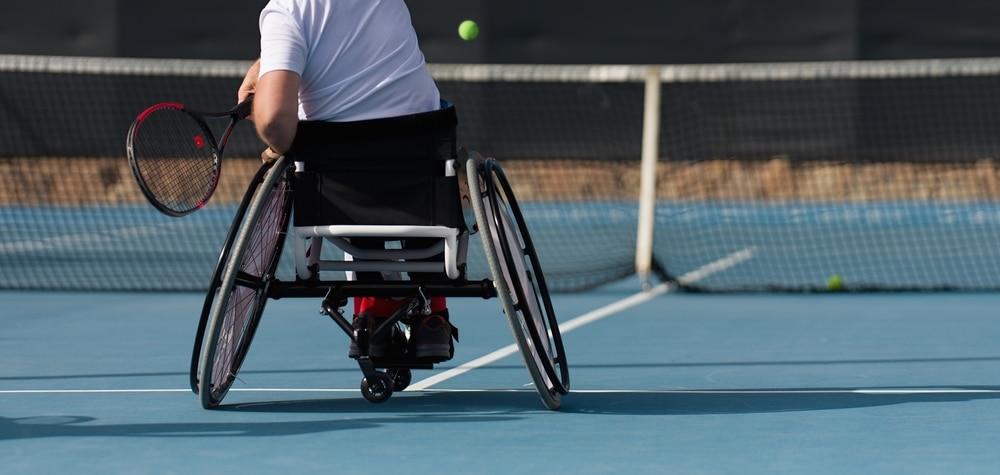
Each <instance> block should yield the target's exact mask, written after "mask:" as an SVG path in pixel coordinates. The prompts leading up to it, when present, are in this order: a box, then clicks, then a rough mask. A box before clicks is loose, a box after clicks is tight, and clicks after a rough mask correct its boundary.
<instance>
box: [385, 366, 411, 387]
mask: <svg viewBox="0 0 1000 475" xmlns="http://www.w3.org/2000/svg"><path fill="white" fill-rule="evenodd" d="M386 373H388V374H389V377H390V378H392V390H393V391H402V390H404V389H406V387H407V386H409V385H410V381H412V380H413V373H412V372H410V370H409V369H408V368H392V369H389V370H387V371H386Z"/></svg>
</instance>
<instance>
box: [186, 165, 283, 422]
mask: <svg viewBox="0 0 1000 475" xmlns="http://www.w3.org/2000/svg"><path fill="white" fill-rule="evenodd" d="M291 204H292V201H291V189H290V187H289V182H288V165H287V161H286V160H285V159H284V158H282V159H279V160H278V161H277V162H276V163H275V164H274V166H273V167H271V169H270V170H268V171H267V173H266V175H265V176H264V179H263V180H262V182H261V184H260V186H259V187H258V188H257V191H256V192H255V193H254V198H253V201H252V202H251V203H250V206H249V208H248V209H247V212H246V217H245V219H244V220H243V224H242V226H240V228H239V233H238V234H237V236H236V239H235V241H234V243H233V248H232V250H231V252H230V253H229V254H230V255H229V256H228V258H227V262H226V264H225V268H224V270H223V272H222V277H221V280H220V281H219V286H218V289H217V290H216V295H215V297H214V304H213V306H212V311H211V315H210V317H209V319H208V323H207V325H206V333H205V337H204V340H203V342H204V344H203V348H202V352H201V357H200V365H199V371H198V378H197V379H198V396H199V399H200V400H201V405H202V407H204V408H206V409H210V408H213V407H216V406H218V405H219V404H220V403H221V402H222V399H223V398H224V397H225V396H226V393H227V392H228V391H229V388H230V387H231V386H232V384H233V382H234V381H235V380H236V375H237V373H238V372H239V370H240V366H241V365H242V364H243V360H244V359H245V358H246V355H247V351H248V350H249V348H250V343H251V342H252V341H253V337H254V333H255V332H256V330H257V326H258V324H259V323H260V317H261V314H262V313H263V311H264V304H265V303H266V302H267V292H268V287H269V285H270V283H271V282H272V281H273V280H274V278H275V272H276V270H277V268H278V260H279V258H280V257H281V250H282V247H283V246H284V242H285V236H286V234H287V229H288V221H289V216H290V214H291Z"/></svg>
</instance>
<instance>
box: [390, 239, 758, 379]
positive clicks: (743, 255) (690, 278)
mask: <svg viewBox="0 0 1000 475" xmlns="http://www.w3.org/2000/svg"><path fill="white" fill-rule="evenodd" d="M753 253H754V248H747V249H743V250H742V251H737V252H734V253H732V254H730V255H728V256H726V257H724V258H722V259H719V260H717V261H715V262H712V263H709V264H707V265H705V266H702V267H701V268H699V269H695V270H693V271H691V272H688V273H687V274H684V275H682V276H680V277H678V278H677V282H679V283H681V284H690V283H694V282H697V281H699V280H701V279H704V278H705V277H708V276H709V275H712V274H714V273H716V272H720V271H723V270H726V269H728V268H730V267H733V266H735V265H737V264H739V263H741V262H743V261H745V260H748V259H750V258H751V257H753ZM673 288H674V285H673V284H672V283H669V282H665V283H662V284H660V285H657V286H656V287H653V288H652V289H649V290H647V291H644V292H639V293H637V294H634V295H631V296H629V297H626V298H624V299H622V300H619V301H617V302H614V303H611V304H609V305H606V306H604V307H601V308H599V309H597V310H594V311H591V312H587V313H585V314H583V315H580V316H578V317H576V318H573V319H571V320H569V321H567V322H566V323H560V324H559V331H560V333H562V334H565V333H569V332H571V331H573V330H575V329H577V328H580V327H582V326H584V325H587V324H589V323H593V322H596V321H598V320H600V319H602V318H605V317H607V316H609V315H614V314H615V313H618V312H621V311H622V310H625V309H627V308H630V307H634V306H636V305H639V304H641V303H644V302H647V301H649V300H652V299H654V298H656V297H658V296H660V295H662V294H665V293H667V292H669V291H670V290H672V289H673ZM517 351H518V350H517V345H516V344H511V345H508V346H505V347H503V348H500V349H499V350H496V351H494V352H492V353H490V354H488V355H485V356H481V357H479V358H476V359H474V360H472V361H469V362H467V363H463V364H461V365H459V366H456V367H454V368H452V369H449V370H447V371H443V372H441V373H438V374H435V375H433V376H431V377H429V378H426V379H423V380H421V381H418V382H416V383H413V384H411V385H410V386H409V387H408V388H406V390H407V391H420V390H423V389H427V388H429V387H431V386H433V385H435V384H438V383H440V382H443V381H447V380H449V379H451V378H454V377H456V376H459V375H462V374H465V373H467V372H469V371H472V370H474V369H477V368H481V367H483V366H486V365H488V364H490V363H493V362H494V361H497V360H500V359H503V358H506V357H507V356H510V355H512V354H514V353H516V352H517Z"/></svg>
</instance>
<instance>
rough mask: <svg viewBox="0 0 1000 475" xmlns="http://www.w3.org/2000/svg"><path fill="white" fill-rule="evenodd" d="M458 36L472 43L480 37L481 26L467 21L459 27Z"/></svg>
mask: <svg viewBox="0 0 1000 475" xmlns="http://www.w3.org/2000/svg"><path fill="white" fill-rule="evenodd" d="M458 36H460V37H462V39H463V40H465V41H472V40H474V39H476V37H477V36H479V25H477V24H476V22H474V21H472V20H465V21H463V22H462V23H460V24H459V25H458Z"/></svg>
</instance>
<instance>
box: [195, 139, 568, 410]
mask: <svg viewBox="0 0 1000 475" xmlns="http://www.w3.org/2000/svg"><path fill="white" fill-rule="evenodd" d="M456 155H457V156H455V157H454V158H453V159H451V160H447V161H446V166H445V167H443V168H444V170H442V171H441V172H443V173H439V174H441V175H443V177H444V178H443V179H445V180H456V181H458V185H459V186H458V187H457V188H455V189H456V190H459V191H458V192H457V193H455V194H454V195H452V196H444V197H442V198H439V200H446V201H447V200H453V201H452V203H455V202H456V201H457V202H458V203H459V204H458V209H459V210H460V211H461V210H462V209H466V210H467V209H468V206H469V205H470V204H471V207H472V214H473V215H474V217H475V222H474V223H471V225H469V224H467V223H465V221H466V220H467V219H465V218H463V219H460V220H459V221H460V222H461V223H460V225H458V226H457V227H449V226H442V225H430V226H414V225H356V224H346V225H344V224H327V223H322V224H310V225H298V223H296V222H294V220H293V218H292V216H293V208H295V207H294V206H293V202H294V201H295V197H296V192H295V190H294V188H295V186H296V183H297V181H296V173H299V172H300V171H301V166H302V164H301V162H298V163H296V162H293V161H291V160H290V159H289V158H286V157H281V158H280V159H278V160H277V161H276V162H274V163H272V164H265V165H263V166H261V168H260V169H259V170H258V171H257V173H256V175H255V176H254V177H253V179H252V181H251V184H250V186H249V188H248V190H247V193H246V195H245V196H244V198H243V201H242V203H240V205H239V207H238V209H237V212H236V215H235V218H234V220H233V223H232V225H231V227H230V229H229V232H228V234H227V236H226V239H225V241H224V245H223V247H222V251H221V253H220V256H219V259H218V262H217V264H216V267H215V271H214V274H213V276H212V280H211V285H210V288H209V290H208V293H207V295H206V298H205V302H204V306H203V308H202V313H201V318H200V320H199V324H198V329H197V334H196V337H195V343H194V349H193V352H192V357H191V370H190V382H191V389H192V390H193V391H194V392H195V393H196V394H197V395H198V396H199V400H200V402H201V405H202V407H204V408H206V409H211V408H215V407H217V406H219V405H220V404H221V403H222V400H223V398H224V397H225V396H226V393H227V392H228V391H229V389H230V387H231V385H232V384H233V382H234V381H235V380H236V378H237V373H238V372H239V370H240V366H241V364H242V363H243V361H244V359H245V357H246V355H247V352H248V351H249V349H250V344H251V342H252V341H253V337H254V334H255V333H256V330H257V327H258V324H259V322H260V320H261V317H262V315H263V312H264V308H265V304H266V302H267V300H268V299H281V298H316V299H322V300H321V304H320V313H322V314H325V315H327V316H329V317H330V318H331V319H332V320H333V321H334V322H335V323H336V324H337V325H338V326H339V327H340V328H341V329H343V331H344V332H345V333H346V334H347V336H348V337H349V338H350V339H351V341H350V342H352V343H353V344H356V345H357V348H358V351H357V354H356V357H355V356H353V355H352V356H351V357H355V359H356V360H357V364H358V365H359V367H360V370H361V373H362V379H361V394H362V395H363V396H364V398H365V399H367V400H368V401H370V402H373V403H381V402H384V401H386V400H388V399H389V398H390V397H391V396H392V394H393V392H396V391H402V390H404V389H405V388H406V387H407V385H408V384H409V383H410V382H411V378H412V372H411V370H413V369H432V368H433V367H434V364H437V363H439V361H434V360H429V359H427V358H417V357H416V356H415V355H414V354H412V353H411V352H409V351H408V350H407V342H406V334H405V330H404V328H405V325H404V324H405V323H406V322H408V321H409V319H411V318H418V317H420V316H423V315H428V314H429V313H430V307H429V299H430V298H432V297H437V296H440V297H477V298H485V299H492V298H497V299H498V300H499V302H500V304H501V307H502V310H503V313H504V314H505V315H506V318H507V320H508V323H509V326H510V329H511V331H512V334H513V337H514V340H515V342H516V345H517V347H518V349H519V351H520V354H521V357H522V359H523V362H524V365H525V367H526V369H527V371H528V373H529V375H530V377H531V380H532V382H533V383H534V387H535V390H536V391H537V393H538V395H539V396H540V398H541V400H542V403H543V404H544V406H545V407H546V408H548V409H552V410H556V409H558V408H559V407H560V404H561V396H563V395H566V394H567V393H568V391H569V368H568V366H567V362H566V355H565V352H564V349H563V343H562V337H561V335H560V332H559V326H558V323H557V321H556V317H555V312H554V310H553V307H552V302H551V300H550V298H549V292H548V289H547V287H546V284H545V279H544V276H543V274H542V269H541V267H540V265H539V261H538V256H537V254H536V251H535V248H534V245H533V244H532V241H531V238H530V235H529V234H528V228H527V226H526V224H525V220H524V216H523V215H522V213H521V211H520V208H519V207H518V205H517V201H516V199H515V197H514V194H513V192H512V190H511V185H510V183H509V182H508V180H507V178H506V176H505V175H504V173H503V170H502V168H501V167H500V165H499V164H498V163H497V162H496V161H495V160H494V159H492V158H485V157H483V156H482V155H480V154H478V153H476V152H467V151H465V150H462V149H459V150H458V152H457V154H456ZM435 179H442V178H441V177H435ZM295 210H296V211H295V212H298V211H297V210H298V208H295ZM376 212H377V210H376ZM467 214H468V213H462V215H463V216H465V215H467ZM474 234H479V237H480V239H481V241H482V245H483V250H484V252H485V255H486V261H487V264H488V267H489V270H490V275H491V276H492V279H489V278H486V279H482V280H469V279H467V276H466V274H465V269H466V256H467V250H468V243H469V238H470V236H471V235H474ZM358 237H365V238H381V239H387V240H393V239H400V238H403V239H406V238H414V237H419V238H423V239H422V240H424V241H428V240H430V241H432V242H434V244H433V245H432V246H430V247H429V248H426V249H401V248H399V249H397V248H392V249H375V250H373V249H364V248H359V247H358V246H354V245H353V244H352V240H354V239H356V238H358ZM286 239H292V240H293V241H294V242H293V244H292V247H293V249H294V258H295V274H296V275H295V278H294V280H289V279H286V280H281V279H279V278H278V277H277V276H276V272H277V268H278V262H279V259H280V258H281V256H282V250H283V248H284V246H285V241H286ZM324 244H328V245H329V244H332V245H334V246H335V247H337V248H339V249H340V250H342V251H344V255H345V257H344V258H343V259H330V258H328V257H327V258H324V257H322V252H321V250H322V246H323V245H324ZM327 254H328V255H329V254H330V253H329V252H328V253H327ZM432 256H433V257H437V258H438V259H430V260H429V259H428V258H430V257H432ZM441 256H443V257H441ZM330 271H340V272H337V273H334V275H333V277H331V276H329V274H330V273H331V272H330ZM355 272H369V273H370V272H381V273H388V274H392V273H407V274H408V275H410V276H411V278H410V279H406V280H379V281H377V282H371V281H362V280H360V279H351V278H349V277H350V275H351V274H350V273H355ZM429 272H433V273H438V274H437V275H440V274H443V275H444V276H445V277H444V278H441V279H438V280H418V279H414V278H412V275H413V274H412V273H429ZM334 277H338V278H334ZM361 296H372V297H387V298H388V297H391V298H395V299H402V300H403V301H404V304H403V305H402V306H401V307H400V309H399V310H398V311H396V313H395V314H393V315H392V316H391V317H389V318H387V319H385V321H380V322H375V321H374V320H371V319H365V318H362V319H361V321H360V322H358V323H355V322H353V321H350V320H348V317H347V316H345V314H344V310H343V307H344V306H346V304H347V301H348V298H350V297H361ZM380 320H381V319H380ZM378 337H382V338H388V342H389V343H388V346H389V348H388V349H387V350H386V351H385V353H384V355H381V356H379V357H375V356H371V353H370V348H369V344H370V342H371V341H372V340H374V339H376V338H378Z"/></svg>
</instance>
